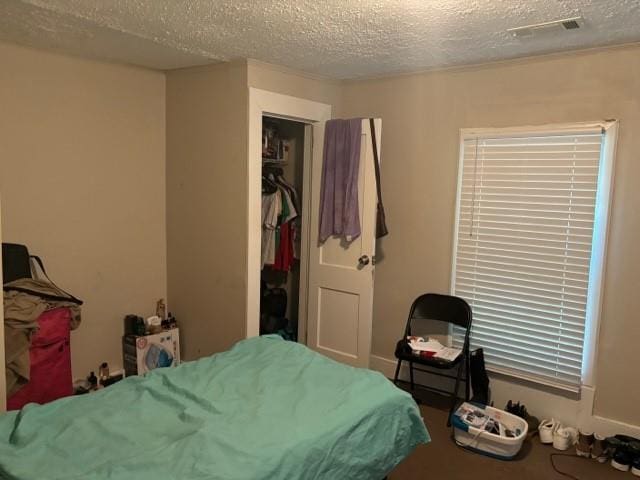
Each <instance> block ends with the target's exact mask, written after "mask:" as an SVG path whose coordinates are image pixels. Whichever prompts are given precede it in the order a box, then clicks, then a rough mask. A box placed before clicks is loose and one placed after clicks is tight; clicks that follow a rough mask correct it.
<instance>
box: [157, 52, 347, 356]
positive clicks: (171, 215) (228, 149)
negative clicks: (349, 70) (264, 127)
mask: <svg viewBox="0 0 640 480" xmlns="http://www.w3.org/2000/svg"><path fill="white" fill-rule="evenodd" d="M249 87H256V88H261V89H264V90H270V91H273V92H277V93H282V94H285V95H291V96H297V97H303V98H307V99H309V100H315V101H318V102H322V103H328V104H331V105H332V106H334V109H337V108H338V106H339V103H340V100H341V85H340V83H338V82H332V81H327V80H322V79H317V78H313V77H309V76H305V75H300V74H296V73H295V72H290V71H288V70H286V69H283V68H280V67H276V66H273V65H268V64H263V63H260V62H255V61H253V60H249V61H247V62H243V61H238V62H231V63H228V64H219V65H213V66H209V67H195V68H188V69H182V70H176V71H171V72H168V73H167V244H168V254H167V257H168V266H167V268H168V278H169V298H170V309H171V310H172V312H173V313H174V314H175V315H176V316H177V318H178V321H179V323H180V325H181V328H182V338H183V342H182V343H183V346H184V352H185V357H186V358H197V357H200V356H203V355H209V354H211V353H214V352H219V351H222V350H225V349H227V348H229V347H230V346H231V345H232V344H233V343H235V342H236V341H238V340H240V339H241V338H244V336H245V332H246V292H247V278H246V268H247V267H246V255H247V244H248V242H249V241H250V239H249V238H248V233H247V223H246V221H247V220H246V219H247V191H248V190H247V188H248V185H247V153H248V151H247V148H248V108H249V105H248V88H249ZM251 240H253V239H251Z"/></svg>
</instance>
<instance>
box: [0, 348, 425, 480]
mask: <svg viewBox="0 0 640 480" xmlns="http://www.w3.org/2000/svg"><path fill="white" fill-rule="evenodd" d="M428 441H429V434H428V432H427V430H426V428H425V426H424V423H423V421H422V418H421V417H420V412H419V410H418V408H417V406H416V404H415V403H414V401H413V400H412V398H411V396H410V395H408V394H406V393H405V392H403V391H401V390H399V389H397V388H396V387H395V386H394V385H393V384H392V383H391V382H390V381H388V380H387V379H386V378H384V377H383V376H382V375H381V374H379V373H376V372H373V371H370V370H364V369H358V368H353V367H350V366H347V365H343V364H340V363H337V362H335V361H333V360H330V359H328V358H326V357H324V356H322V355H320V354H318V353H315V352H313V351H312V350H310V349H308V348H307V347H305V346H303V345H300V344H297V343H293V342H287V341H284V340H282V339H281V338H279V337H277V336H266V337H256V338H251V339H247V340H243V341H241V342H239V343H237V344H236V345H235V346H234V347H233V348H232V349H231V350H229V351H227V352H223V353H220V354H217V355H213V356H211V357H206V358H203V359H200V360H197V361H194V362H188V363H184V364H182V365H180V366H179V367H177V368H171V369H157V370H154V371H152V372H150V373H148V374H146V375H145V376H139V377H129V378H126V379H125V380H123V381H121V382H119V383H116V384H115V385H112V386H110V387H108V388H106V389H104V390H100V391H98V392H96V393H92V394H89V395H83V396H77V397H69V398H64V399H60V400H57V401H55V402H53V403H50V404H46V405H35V404H28V405H27V406H25V407H24V408H23V409H22V410H20V411H15V412H9V413H6V414H4V415H1V416H0V477H1V478H3V479H7V480H9V479H11V480H13V479H19V480H34V479H38V480H54V479H60V480H62V479H64V480H72V479H82V480H90V479H109V480H120V479H122V480H124V479H126V480H131V479H136V480H146V479H153V480H157V479H163V480H173V479H175V480H191V479H194V480H195V479H202V480H204V479H207V480H214V479H220V480H222V479H224V480H235V479H238V480H240V479H241V480H250V479H265V480H266V479H271V480H273V479H305V480H311V479H318V480H319V479H327V480H328V479H331V480H336V479H358V480H362V479H372V480H376V479H382V478H383V477H384V476H385V475H386V474H387V473H388V472H389V471H390V470H392V469H393V467H394V466H395V465H397V464H398V463H399V462H400V461H401V460H402V459H403V458H405V457H406V456H407V455H408V454H409V453H410V452H411V451H412V450H413V449H414V448H415V447H416V445H418V444H420V443H425V442H428Z"/></svg>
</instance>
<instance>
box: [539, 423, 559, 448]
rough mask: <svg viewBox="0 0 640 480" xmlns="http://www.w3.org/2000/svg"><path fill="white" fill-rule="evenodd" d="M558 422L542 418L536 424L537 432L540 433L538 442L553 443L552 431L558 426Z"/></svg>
mask: <svg viewBox="0 0 640 480" xmlns="http://www.w3.org/2000/svg"><path fill="white" fill-rule="evenodd" d="M558 425H559V423H558V422H557V421H556V420H554V419H553V418H552V419H551V420H542V421H541V422H540V425H539V426H538V434H539V435H540V443H546V444H549V443H553V433H554V432H555V431H556V428H558Z"/></svg>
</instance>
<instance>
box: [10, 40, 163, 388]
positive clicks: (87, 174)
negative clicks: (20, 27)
mask: <svg viewBox="0 0 640 480" xmlns="http://www.w3.org/2000/svg"><path fill="white" fill-rule="evenodd" d="M0 65H1V68H0V195H1V196H2V232H3V235H4V236H3V240H4V241H8V242H18V243H26V244H27V245H28V246H29V248H30V250H31V251H32V253H34V254H37V255H40V256H41V257H42V258H43V260H44V262H45V265H46V267H47V270H48V273H49V274H50V276H51V278H52V279H53V280H54V281H55V282H56V283H58V284H59V285H60V286H61V287H63V288H65V289H67V290H69V291H70V292H72V293H73V294H74V295H76V296H78V297H79V298H81V299H83V300H84V301H85V305H84V306H83V321H82V324H81V326H80V328H79V329H78V330H77V331H75V332H74V333H73V335H72V360H73V369H74V375H75V376H76V377H80V376H85V375H87V374H88V373H89V370H97V368H98V365H99V363H100V362H102V361H107V362H109V363H110V364H111V365H113V366H120V365H122V349H121V335H122V319H123V317H124V315H125V314H127V313H138V314H140V315H145V316H146V315H151V314H152V313H154V310H155V301H156V300H157V299H158V298H160V297H166V267H165V266H166V240H165V238H166V225H165V171H164V163H165V120H164V119H165V105H164V103H165V100H164V99H165V79H164V75H163V74H161V73H157V72H151V71H147V70H142V69H138V68H133V67H125V66H118V65H113V64H106V63H99V62H93V61H87V60H80V59H76V58H72V57H67V56H61V55H57V54H52V53H46V52H42V51H38V50H32V49H27V48H22V47H17V46H13V45H9V44H0Z"/></svg>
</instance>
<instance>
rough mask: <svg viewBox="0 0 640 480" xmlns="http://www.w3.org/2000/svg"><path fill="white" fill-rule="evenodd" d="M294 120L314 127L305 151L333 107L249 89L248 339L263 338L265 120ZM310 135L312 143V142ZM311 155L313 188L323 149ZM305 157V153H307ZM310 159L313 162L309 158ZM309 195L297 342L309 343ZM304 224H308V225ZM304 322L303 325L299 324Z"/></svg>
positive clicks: (307, 180) (306, 174) (306, 175)
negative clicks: (261, 285)
mask: <svg viewBox="0 0 640 480" xmlns="http://www.w3.org/2000/svg"><path fill="white" fill-rule="evenodd" d="M263 115H268V116H272V117H279V118H284V119H287V120H294V121H297V122H301V123H305V124H307V125H310V126H313V128H305V149H306V148H307V145H309V142H307V140H306V137H307V133H308V132H312V131H313V130H315V129H316V128H321V126H322V125H323V122H326V121H327V120H330V119H331V105H327V104H325V103H319V102H314V101H311V100H306V99H304V98H298V97H292V96H289V95H282V94H279V93H274V92H270V91H267V90H261V89H258V88H253V87H249V139H248V142H249V146H248V159H247V191H248V199H247V201H248V205H247V209H248V212H247V213H248V215H247V217H248V218H247V220H248V222H247V274H246V277H247V305H246V313H247V316H246V331H245V336H246V337H247V338H249V337H255V336H257V335H260V271H261V246H262V242H261V239H262V226H261V223H262V182H261V178H262V116H263ZM313 137H314V136H313V135H311V142H313ZM311 148H312V152H311V153H312V154H311V155H306V154H305V162H308V163H309V164H308V165H304V185H305V186H306V185H311V170H312V169H311V165H312V163H311V162H319V161H322V148H313V143H311ZM305 153H306V151H305ZM309 157H311V158H309ZM309 193H310V192H305V194H304V195H303V196H304V198H305V199H306V200H304V205H303V207H302V210H303V224H302V246H301V255H300V257H301V258H300V309H299V324H298V341H300V342H302V343H306V336H307V321H306V308H307V298H306V297H307V295H306V293H307V281H308V278H307V277H308V272H309V263H308V262H309V255H308V245H309V225H308V224H309V222H308V218H309V205H310V203H309V201H308V200H309V199H310V195H309ZM305 220H307V221H306V222H305ZM300 320H302V321H300Z"/></svg>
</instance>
